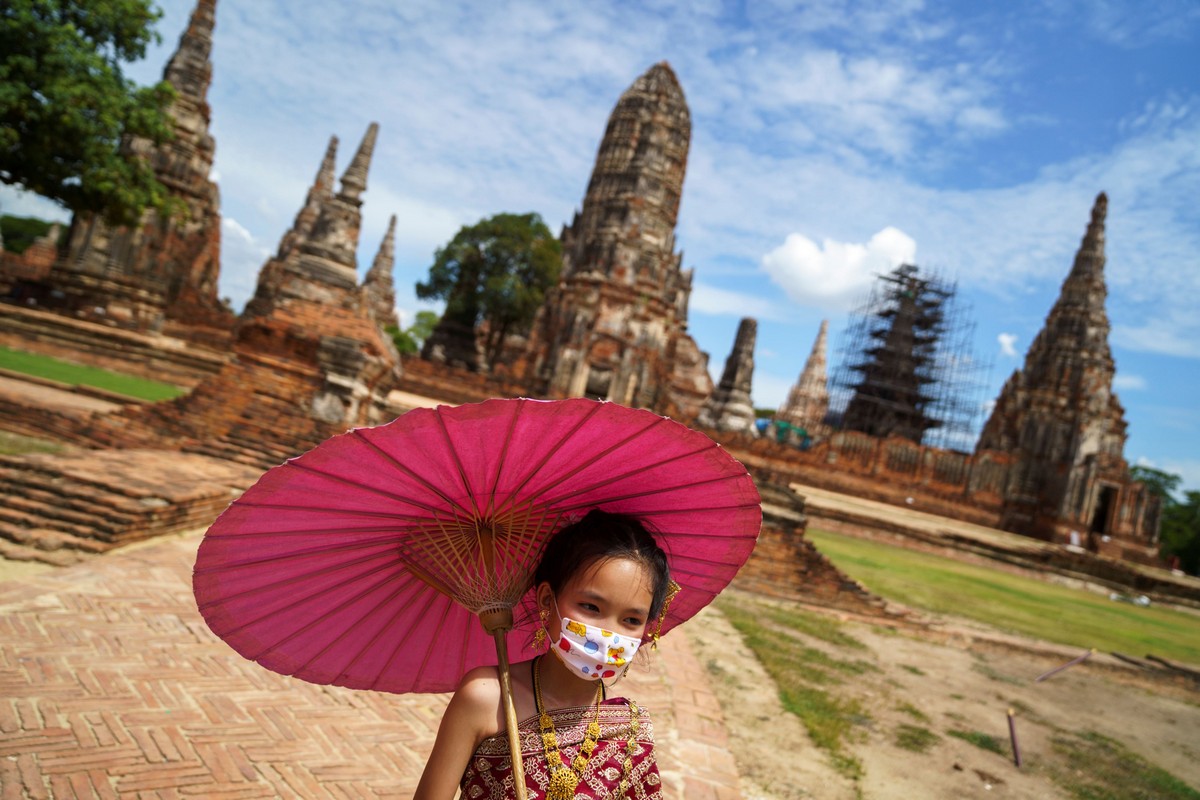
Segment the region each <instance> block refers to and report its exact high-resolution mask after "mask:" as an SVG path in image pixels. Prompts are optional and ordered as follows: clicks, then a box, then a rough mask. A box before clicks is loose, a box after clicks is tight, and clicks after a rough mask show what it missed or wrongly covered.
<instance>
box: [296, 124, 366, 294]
mask: <svg viewBox="0 0 1200 800" xmlns="http://www.w3.org/2000/svg"><path fill="white" fill-rule="evenodd" d="M378 132H379V124H378V123H375V122H372V123H371V124H370V125H369V126H368V127H367V132H366V134H365V135H364V136H363V140H362V143H361V144H360V145H359V146H358V151H357V152H355V154H354V159H353V160H352V161H351V162H350V166H348V167H347V168H346V172H345V173H344V174H343V175H342V187H341V190H340V191H339V192H338V193H337V194H336V195H334V196H333V197H332V198H331V199H329V200H328V201H327V202H326V203H324V204H323V205H322V206H321V213H320V215H319V216H318V217H317V221H316V223H314V225H313V229H312V233H311V235H310V236H309V237H308V240H307V241H305V242H302V243H301V244H300V246H299V249H300V251H301V253H303V254H305V257H302V258H301V259H300V262H299V263H300V264H301V265H307V266H308V268H309V270H308V271H309V272H310V273H311V274H310V277H311V278H313V279H315V280H320V281H324V282H328V283H332V284H334V285H336V286H338V287H339V288H349V287H350V286H357V285H358V274H357V265H356V258H357V251H358V234H359V230H360V226H361V224H362V213H361V211H360V208H361V207H362V198H361V195H362V192H363V191H364V190H365V189H366V188H367V171H368V170H369V169H370V166H371V154H372V152H373V151H374V149H375V137H376V135H377V134H378Z"/></svg>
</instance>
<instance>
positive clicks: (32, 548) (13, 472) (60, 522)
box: [0, 450, 259, 563]
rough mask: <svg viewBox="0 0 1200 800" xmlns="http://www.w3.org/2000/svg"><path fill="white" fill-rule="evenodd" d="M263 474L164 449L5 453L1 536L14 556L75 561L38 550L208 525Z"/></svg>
mask: <svg viewBox="0 0 1200 800" xmlns="http://www.w3.org/2000/svg"><path fill="white" fill-rule="evenodd" d="M258 474H259V470H257V469H251V468H246V467H238V466H236V465H233V464H229V463H225V462H217V461H214V460H212V459H205V458H201V457H200V456H196V455H190V454H184V453H179V452H173V451H166V450H163V451H148V450H142V451H138V450H123V451H113V450H97V451H87V452H80V453H70V454H64V455H58V456H49V455H30V456H23V457H0V495H3V496H5V497H6V499H7V502H6V503H5V504H4V505H3V506H2V507H0V539H3V540H4V541H6V542H7V543H8V546H9V547H8V549H9V550H12V551H13V553H14V555H13V557H14V558H17V557H20V558H24V559H26V560H28V559H35V560H39V561H45V562H47V563H70V559H68V558H66V557H59V556H47V555H38V553H59V552H66V551H71V552H74V553H80V554H91V553H98V552H103V551H105V550H108V549H111V548H113V547H116V546H119V545H125V544H130V543H132V542H137V541H141V540H144V539H148V538H151V537H153V536H159V535H162V534H167V533H177V532H181V531H186V530H195V529H198V528H204V527H207V526H208V525H210V524H211V523H212V521H213V520H214V519H216V517H217V515H219V514H220V513H221V512H222V511H223V510H225V508H226V507H227V506H228V505H229V503H230V501H231V500H233V499H234V498H235V497H236V496H238V495H239V494H240V493H241V492H242V491H244V489H245V488H246V487H247V486H249V485H250V484H251V483H253V481H254V479H255V478H256V477H257V475H258ZM13 548H18V549H17V550H13ZM19 548H25V549H23V550H21V549H19Z"/></svg>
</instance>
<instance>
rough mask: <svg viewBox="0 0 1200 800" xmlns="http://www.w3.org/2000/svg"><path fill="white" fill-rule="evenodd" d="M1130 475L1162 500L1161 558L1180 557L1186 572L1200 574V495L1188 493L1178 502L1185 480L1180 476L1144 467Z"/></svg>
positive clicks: (1137, 468) (1133, 470)
mask: <svg viewBox="0 0 1200 800" xmlns="http://www.w3.org/2000/svg"><path fill="white" fill-rule="evenodd" d="M1129 473H1130V475H1132V476H1133V479H1134V480H1137V481H1141V482H1142V483H1144V484H1145V485H1146V488H1147V489H1149V490H1150V492H1151V494H1155V495H1158V497H1159V498H1160V499H1161V502H1162V514H1161V516H1160V517H1159V519H1160V521H1161V522H1160V525H1159V548H1158V552H1159V554H1160V555H1161V556H1162V557H1163V558H1164V559H1169V558H1170V557H1171V556H1178V558H1179V566H1180V568H1181V569H1182V570H1183V571H1184V572H1187V573H1189V574H1191V575H1197V574H1200V492H1196V491H1185V492H1184V493H1183V500H1177V499H1176V498H1175V494H1176V493H1177V491H1178V489H1179V486H1180V484H1181V483H1182V480H1183V479H1182V478H1180V477H1179V476H1178V475H1175V474H1173V473H1170V472H1164V471H1163V470H1160V469H1153V468H1151V467H1140V466H1138V467H1131V468H1130V470H1129Z"/></svg>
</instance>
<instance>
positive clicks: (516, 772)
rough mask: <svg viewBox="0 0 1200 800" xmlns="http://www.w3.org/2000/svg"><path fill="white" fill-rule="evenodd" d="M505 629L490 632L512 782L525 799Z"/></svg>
mask: <svg viewBox="0 0 1200 800" xmlns="http://www.w3.org/2000/svg"><path fill="white" fill-rule="evenodd" d="M506 633H507V631H505V630H497V631H493V632H492V638H494V639H495V640H496V655H497V656H499V658H500V664H499V667H500V698H501V699H500V702H501V705H503V706H504V724H505V727H506V728H508V755H509V758H510V759H511V760H512V776H513V784H514V786H515V788H516V790H517V800H526V794H525V764H524V763H523V762H522V761H521V735H520V732H519V731H518V730H517V709H516V706H514V705H513V699H512V677H511V675H510V674H509V671H508V642H507V641H506V640H505V638H504V637H505V634H506Z"/></svg>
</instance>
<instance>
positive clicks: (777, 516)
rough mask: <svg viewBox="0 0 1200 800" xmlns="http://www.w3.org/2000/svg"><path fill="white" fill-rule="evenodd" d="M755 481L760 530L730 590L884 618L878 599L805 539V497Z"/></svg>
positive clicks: (882, 606)
mask: <svg viewBox="0 0 1200 800" xmlns="http://www.w3.org/2000/svg"><path fill="white" fill-rule="evenodd" d="M757 483H758V486H759V490H760V492H761V493H762V495H763V526H762V530H761V531H760V532H759V535H758V543H757V544H756V545H755V546H754V552H752V553H751V554H750V558H749V560H747V562H746V564H745V565H744V566H743V567H742V569H741V571H739V572H738V575H737V578H735V579H734V582H733V585H734V587H736V588H738V589H743V590H745V591H748V592H754V593H756V594H761V595H765V596H767V597H778V598H781V599H785V600H796V601H800V602H804V603H811V604H814V605H822V606H829V607H832V608H838V609H841V610H844V611H851V612H854V613H857V614H867V615H871V616H879V615H882V614H884V613H885V612H884V603H883V601H882V600H881V599H879V598H878V597H876V596H874V595H872V594H871V593H870V592H868V591H867V590H866V589H864V588H863V587H862V586H861V585H860V584H858V583H857V582H855V581H853V580H851V579H850V578H848V577H847V576H846V575H844V574H842V573H841V572H840V571H839V570H838V569H837V567H835V566H834V565H833V564H832V563H831V562H830V561H829V559H828V558H826V557H825V556H823V555H822V554H821V553H820V552H818V551H817V549H816V548H815V547H814V546H813V544H812V542H810V541H809V540H808V539H807V538H805V535H804V534H805V530H806V528H807V519H806V517H805V516H804V500H803V498H802V497H800V496H799V495H797V494H796V493H795V492H792V491H791V490H789V489H786V488H785V487H782V486H773V485H770V484H768V483H766V482H765V481H763V480H759V481H757Z"/></svg>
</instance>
